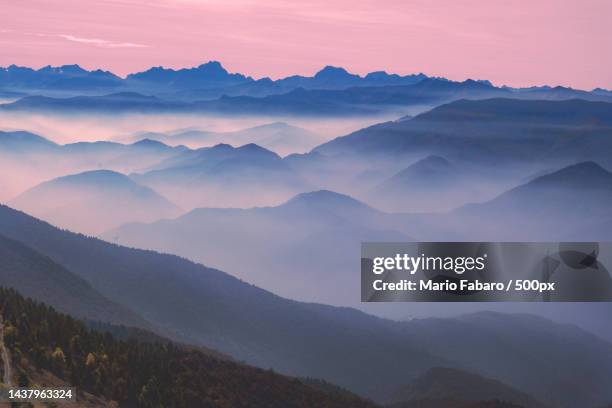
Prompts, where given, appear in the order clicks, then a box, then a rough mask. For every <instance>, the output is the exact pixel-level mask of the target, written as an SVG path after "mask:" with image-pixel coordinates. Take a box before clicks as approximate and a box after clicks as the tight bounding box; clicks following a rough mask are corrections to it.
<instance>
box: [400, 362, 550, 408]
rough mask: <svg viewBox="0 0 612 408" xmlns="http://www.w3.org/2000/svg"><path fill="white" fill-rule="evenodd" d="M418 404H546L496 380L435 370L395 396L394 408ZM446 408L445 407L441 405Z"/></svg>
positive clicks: (463, 372) (453, 370)
mask: <svg viewBox="0 0 612 408" xmlns="http://www.w3.org/2000/svg"><path fill="white" fill-rule="evenodd" d="M419 400H429V401H430V402H433V401H435V400H441V402H444V401H448V400H451V401H456V402H458V403H463V404H465V403H470V402H471V403H474V402H478V401H491V400H499V401H504V402H509V403H514V404H516V405H518V406H522V407H525V408H531V407H533V408H542V407H544V405H543V404H541V403H540V402H538V401H536V400H535V399H534V398H532V397H530V396H529V395H527V394H525V393H523V392H521V391H518V390H516V389H514V388H513V387H510V386H508V385H506V384H504V383H501V382H499V381H496V380H492V379H489V378H485V377H482V376H480V375H478V374H473V373H469V372H466V371H462V370H457V369H452V368H442V367H435V368H432V369H431V370H428V371H427V372H425V373H424V374H422V375H421V376H419V377H418V378H417V379H415V380H414V381H413V382H411V383H410V384H408V385H407V386H405V387H403V388H402V389H400V390H398V392H397V393H396V394H395V395H394V396H393V398H392V401H391V405H392V406H394V407H403V406H410V405H409V404H410V403H413V404H414V403H415V402H417V401H419ZM441 406H443V403H442V404H441Z"/></svg>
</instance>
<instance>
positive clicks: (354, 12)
mask: <svg viewBox="0 0 612 408" xmlns="http://www.w3.org/2000/svg"><path fill="white" fill-rule="evenodd" d="M0 10H1V13H0V49H1V50H2V52H0V66H7V65H10V64H18V65H26V66H32V67H41V66H44V65H49V64H51V65H61V64H72V63H78V64H80V65H81V66H83V67H85V68H90V69H91V68H103V69H107V70H111V71H113V72H115V73H117V74H120V75H125V74H127V73H129V72H134V71H139V70H143V69H146V68H148V67H150V66H159V65H162V66H165V67H175V68H178V67H190V66H195V65H199V64H201V63H203V62H206V61H209V60H219V61H221V62H222V63H223V64H224V66H225V67H226V68H227V69H229V70H230V71H232V72H241V73H245V74H248V75H251V76H253V77H255V78H259V77H262V76H270V77H272V78H278V77H283V76H287V75H292V74H303V75H311V74H313V73H314V72H316V71H317V70H318V69H320V68H321V67H322V66H324V65H337V66H343V67H345V68H347V69H348V70H350V71H352V72H356V73H359V74H364V73H367V72H369V71H376V70H386V71H388V72H395V73H400V74H408V73H415V72H424V73H426V74H428V75H434V76H445V77H448V78H451V79H457V80H463V79H466V78H479V79H489V80H491V81H492V82H494V83H495V84H498V85H501V84H506V85H512V86H529V85H542V84H549V85H566V86H573V87H576V88H586V89H591V88H594V87H604V88H612V52H610V50H611V48H612V46H611V42H612V24H610V18H611V16H612V1H609V0H580V1H573V0H306V1H283V0H157V1H145V0H96V1H86V0H63V1H61V2H59V1H49V0H47V1H42V0H19V1H15V0H0Z"/></svg>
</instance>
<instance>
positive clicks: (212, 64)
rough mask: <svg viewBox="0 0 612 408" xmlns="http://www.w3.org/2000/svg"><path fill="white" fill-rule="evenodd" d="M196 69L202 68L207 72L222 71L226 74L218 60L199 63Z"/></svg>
mask: <svg viewBox="0 0 612 408" xmlns="http://www.w3.org/2000/svg"><path fill="white" fill-rule="evenodd" d="M198 69H199V70H201V71H203V70H204V71H208V72H222V73H224V74H227V70H226V69H225V68H223V65H222V64H221V63H220V62H219V61H208V62H206V63H204V64H200V65H199V66H198Z"/></svg>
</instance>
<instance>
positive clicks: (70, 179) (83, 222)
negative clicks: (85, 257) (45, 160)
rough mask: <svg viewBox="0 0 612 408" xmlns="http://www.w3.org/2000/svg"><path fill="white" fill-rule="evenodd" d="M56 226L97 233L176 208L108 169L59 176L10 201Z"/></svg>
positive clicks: (170, 213)
mask: <svg viewBox="0 0 612 408" xmlns="http://www.w3.org/2000/svg"><path fill="white" fill-rule="evenodd" d="M11 203H12V205H14V206H15V207H16V208H19V209H21V210H23V211H27V212H29V213H32V214H34V215H36V216H38V217H40V218H42V219H45V220H47V221H49V222H51V223H53V224H55V225H58V226H60V227H63V228H68V229H71V230H75V231H81V232H84V233H89V234H96V233H100V232H102V231H105V230H107V229H109V228H112V227H113V226H118V225H121V224H123V223H125V222H130V221H147V220H148V221H152V220H157V219H160V218H164V217H170V216H173V215H176V214H177V213H178V211H179V209H178V208H177V207H176V206H175V205H174V204H172V203H170V202H169V201H168V200H166V199H165V198H164V197H162V196H160V195H159V194H157V193H156V192H155V191H153V190H151V189H150V188H148V187H144V186H141V185H138V184H137V183H135V182H134V181H132V180H131V179H129V178H128V177H127V176H124V175H122V174H120V173H116V172H113V171H108V170H96V171H89V172H84V173H79V174H74V175H70V176H64V177H60V178H57V179H54V180H51V181H47V182H45V183H42V184H40V185H38V186H35V187H33V188H31V189H29V190H28V191H26V192H25V193H23V194H21V195H20V196H19V197H17V198H16V199H14V200H13V201H12V202H11Z"/></svg>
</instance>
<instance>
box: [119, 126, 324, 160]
mask: <svg viewBox="0 0 612 408" xmlns="http://www.w3.org/2000/svg"><path fill="white" fill-rule="evenodd" d="M143 139H147V140H156V141H159V142H162V143H165V144H167V145H170V146H178V145H185V146H189V147H191V148H201V147H211V146H213V145H216V144H219V143H227V144H231V145H233V146H241V145H245V144H248V143H254V144H257V145H259V146H261V147H265V148H266V149H269V150H272V151H275V152H277V153H278V154H281V155H286V154H290V153H296V152H300V153H303V152H306V151H308V150H310V149H312V148H313V147H315V146H316V145H318V144H319V143H320V141H321V136H320V135H318V134H316V133H314V132H311V131H309V130H306V129H304V128H301V127H297V126H293V125H291V124H288V123H285V122H272V123H265V124H263V125H257V126H253V127H249V128H245V129H240V130H236V131H225V132H215V131H207V130H201V129H198V128H190V129H178V130H175V131H171V132H138V133H136V134H134V135H131V136H130V137H128V138H121V140H123V141H127V142H136V141H139V140H143Z"/></svg>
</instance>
